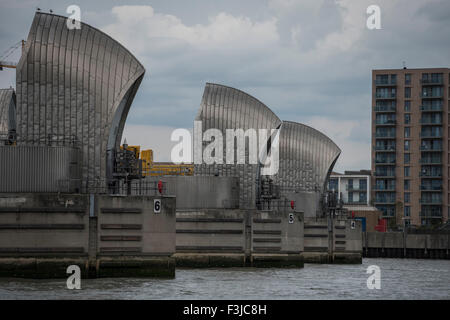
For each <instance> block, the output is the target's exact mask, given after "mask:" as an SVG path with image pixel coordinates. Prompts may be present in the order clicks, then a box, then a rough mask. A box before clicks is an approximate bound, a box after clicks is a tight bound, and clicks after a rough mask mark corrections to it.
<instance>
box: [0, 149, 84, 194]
mask: <svg viewBox="0 0 450 320" xmlns="http://www.w3.org/2000/svg"><path fill="white" fill-rule="evenodd" d="M79 152H80V151H79V149H77V148H70V147H47V146H14V147H11V146H0V164H1V165H0V177H1V179H0V192H79V188H80V180H79V179H80V177H79ZM37 168H38V169H37Z"/></svg>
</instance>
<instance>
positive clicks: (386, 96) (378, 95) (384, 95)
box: [375, 93, 397, 100]
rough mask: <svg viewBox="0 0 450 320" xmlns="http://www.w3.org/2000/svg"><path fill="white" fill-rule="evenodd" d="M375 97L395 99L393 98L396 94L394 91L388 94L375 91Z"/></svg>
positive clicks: (395, 97)
mask: <svg viewBox="0 0 450 320" xmlns="http://www.w3.org/2000/svg"><path fill="white" fill-rule="evenodd" d="M375 99H379V100H395V99H397V94H396V93H389V94H379V93H376V94H375Z"/></svg>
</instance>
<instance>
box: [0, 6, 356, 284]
mask: <svg viewBox="0 0 450 320" xmlns="http://www.w3.org/2000/svg"><path fill="white" fill-rule="evenodd" d="M66 21H67V18H66V17H63V16H58V15H54V14H48V13H42V12H36V14H35V17H34V20H33V22H32V25H31V29H30V32H29V35H28V38H27V40H26V42H25V46H24V48H23V52H22V56H21V58H20V61H19V63H18V65H17V73H16V90H14V89H2V90H0V138H1V144H0V276H16V277H36V278H52V277H66V276H67V274H66V269H67V267H68V266H70V265H78V266H79V267H80V269H81V272H82V275H83V277H116V276H145V277H147V276H154V277H174V276H175V265H177V266H180V267H229V266H239V267H241V266H244V267H297V268H298V267H303V266H304V262H314V263H361V259H362V248H363V246H362V229H361V221H359V220H354V219H351V218H349V217H348V214H347V212H345V210H342V208H340V207H339V206H338V204H337V203H336V195H335V194H333V193H330V192H327V191H326V185H327V181H328V178H329V176H330V174H331V172H332V169H333V167H334V164H335V163H336V161H337V159H338V157H339V155H340V153H341V150H340V149H339V147H338V146H337V145H336V144H335V143H334V142H333V141H332V140H331V139H329V138H328V137H327V136H325V135H324V134H323V133H321V132H319V131H317V130H315V129H313V128H311V127H309V126H306V125H304V124H301V123H297V122H292V121H283V120H280V119H279V118H278V116H277V115H276V114H275V113H274V112H273V111H272V110H271V109H270V108H269V107H267V106H266V105H264V104H263V103H262V102H261V101H259V100H257V99H256V98H254V97H252V96H250V95H248V94H247V93H245V92H242V91H240V90H238V89H235V88H231V87H228V86H225V85H221V84H213V83H207V84H206V86H205V90H204V94H203V98H202V100H201V104H200V109H199V111H198V113H197V116H196V117H195V123H196V124H201V131H200V132H199V134H201V135H204V134H205V133H206V132H207V130H209V129H216V131H217V132H220V133H221V134H223V136H226V134H227V130H242V132H243V133H244V135H243V136H242V139H243V140H242V141H239V139H240V137H238V136H236V137H233V141H235V140H234V139H235V138H236V139H237V143H235V144H234V146H233V147H232V148H231V150H230V148H227V147H228V146H225V145H223V155H224V156H225V155H226V154H227V153H228V152H230V151H233V152H234V153H233V154H234V155H237V154H238V152H240V151H239V150H238V146H239V145H241V146H245V148H244V149H245V152H244V153H243V154H242V156H243V158H244V160H245V161H244V162H243V163H239V162H237V163H235V162H233V163H229V162H226V161H225V160H224V161H223V162H222V161H219V163H212V164H210V163H196V162H195V161H194V164H189V165H188V166H185V167H182V166H177V165H175V164H168V165H159V167H158V168H160V169H161V170H162V171H163V172H162V173H161V172H159V173H158V170H155V169H154V168H153V169H152V168H150V167H149V163H151V162H152V161H151V160H149V159H150V155H151V154H152V153H151V152H152V151H151V150H144V151H142V152H141V151H140V147H137V146H129V145H128V144H127V143H124V144H123V145H121V141H122V132H123V129H124V126H125V122H126V118H127V114H128V112H129V110H130V108H131V104H132V102H133V98H134V96H135V94H136V92H137V90H138V88H139V85H140V83H141V81H142V79H143V76H144V73H145V69H144V67H143V65H142V64H141V63H140V62H139V61H138V60H137V59H136V58H135V57H134V56H133V55H132V54H131V53H130V52H129V51H128V50H127V49H126V48H125V47H123V46H122V45H121V44H119V43H118V42H117V41H115V40H114V39H112V38H111V37H109V36H108V35H106V34H104V33H103V32H101V31H99V30H97V29H95V28H94V27H91V26H89V25H87V24H84V23H82V24H81V29H69V28H67V25H66ZM194 126H195V125H194ZM250 129H252V130H253V129H255V130H260V129H261V130H268V132H269V133H270V134H269V135H268V136H266V137H264V136H262V137H259V136H258V137H257V140H255V141H251V140H250V138H251V137H250V136H247V135H246V134H245V133H246V132H247V130H250ZM240 142H241V143H240ZM254 145H258V146H262V150H266V152H267V154H266V159H267V158H270V157H275V155H276V159H278V160H277V161H276V162H273V163H276V164H277V167H276V169H277V170H276V171H274V172H270V171H267V168H266V165H262V164H261V163H259V162H258V163H250V161H249V158H250V157H251V155H250V154H249V149H250V147H251V146H254ZM273 146H277V147H276V154H274V152H275V151H272V150H273ZM207 148H208V146H207V145H206V144H205V143H204V141H201V140H200V142H199V141H198V140H196V139H194V158H196V156H197V155H198V154H196V153H195V152H198V151H200V152H201V153H202V154H203V152H205V150H206V149H207ZM220 148H222V147H220ZM236 157H237V156H236ZM274 159H275V158H274ZM273 163H272V162H271V164H273ZM155 167H156V166H155ZM180 169H183V170H184V169H187V171H186V173H184V171H183V174H173V172H178V173H179V172H181V171H180ZM171 170H172V171H171Z"/></svg>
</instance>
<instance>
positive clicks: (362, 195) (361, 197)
mask: <svg viewBox="0 0 450 320" xmlns="http://www.w3.org/2000/svg"><path fill="white" fill-rule="evenodd" d="M359 202H360V203H366V202H367V194H366V193H365V192H360V193H359Z"/></svg>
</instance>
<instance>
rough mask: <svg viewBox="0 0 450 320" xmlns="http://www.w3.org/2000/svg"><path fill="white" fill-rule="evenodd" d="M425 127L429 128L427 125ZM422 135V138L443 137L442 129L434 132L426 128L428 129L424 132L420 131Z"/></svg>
mask: <svg viewBox="0 0 450 320" xmlns="http://www.w3.org/2000/svg"><path fill="white" fill-rule="evenodd" d="M425 128H427V127H425ZM439 128H441V129H442V127H439ZM420 137H421V138H422V139H434V138H442V131H437V132H436V131H435V132H432V131H429V130H426V131H424V130H422V132H420Z"/></svg>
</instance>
